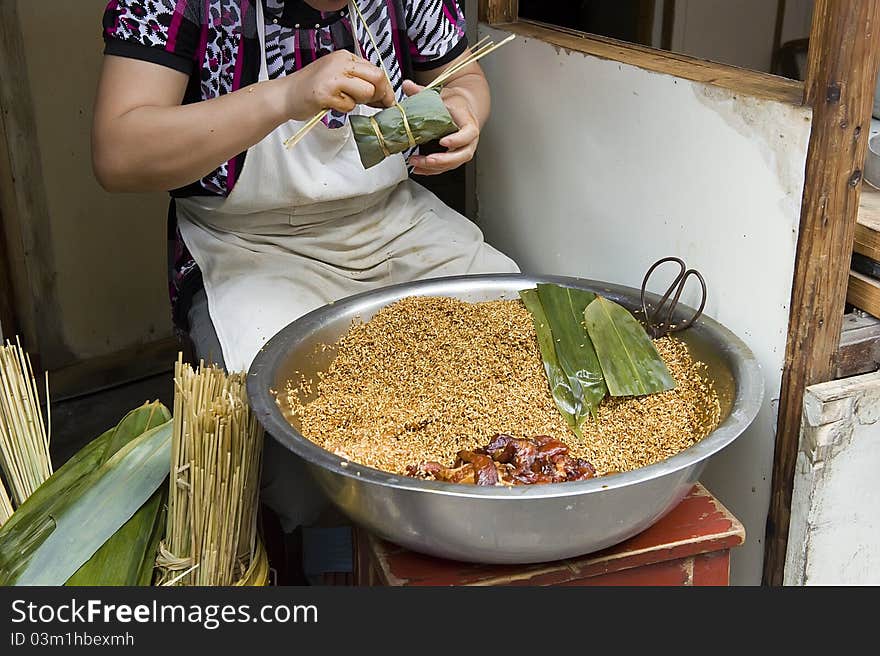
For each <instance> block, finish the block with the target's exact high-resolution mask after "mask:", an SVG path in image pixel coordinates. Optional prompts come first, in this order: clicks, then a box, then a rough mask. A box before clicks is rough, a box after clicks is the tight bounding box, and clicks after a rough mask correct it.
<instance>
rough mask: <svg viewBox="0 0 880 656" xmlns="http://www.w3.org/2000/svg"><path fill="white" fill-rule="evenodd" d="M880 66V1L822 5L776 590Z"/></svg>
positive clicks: (777, 511) (789, 364) (814, 51)
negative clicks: (807, 399) (806, 403)
mask: <svg viewBox="0 0 880 656" xmlns="http://www.w3.org/2000/svg"><path fill="white" fill-rule="evenodd" d="M878 61H880V0H839V1H836V2H830V0H818V1H817V2H816V6H815V9H814V13H813V26H812V31H811V36H810V54H809V69H808V78H807V82H806V98H807V101H808V102H809V103H810V104H811V105H812V106H813V128H812V134H811V136H810V145H809V150H808V153H807V169H806V181H805V185H804V195H803V203H802V208H801V225H800V234H799V237H798V247H797V260H796V263H795V272H794V283H793V289H792V296H791V315H790V320H789V332H788V345H787V347H786V353H785V369H784V372H783V376H782V391H781V394H780V399H779V419H778V423H777V431H776V454H775V458H774V463H773V487H772V494H771V499H770V512H769V516H768V518H767V534H766V551H765V559H764V583H765V584H768V585H781V584H782V580H783V570H784V567H785V556H786V546H787V542H788V527H789V517H790V511H791V493H792V481H793V476H794V468H795V461H796V458H797V451H798V442H799V435H800V426H801V415H802V412H803V399H804V390H805V388H806V387H807V386H808V385H812V384H814V383H818V382H825V381H827V380H830V379H831V378H833V376H834V361H835V355H836V352H837V349H838V346H839V342H840V331H841V326H842V323H843V310H844V304H845V301H846V290H847V281H848V277H849V262H850V255H851V253H852V248H853V238H854V235H855V228H856V215H857V212H858V207H859V192H860V187H861V179H862V171H861V169H862V166H863V165H864V161H865V153H866V149H867V146H868V136H869V132H870V126H871V107H872V103H873V98H874V89H875V86H876V82H877V69H878Z"/></svg>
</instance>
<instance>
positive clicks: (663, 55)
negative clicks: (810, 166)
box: [502, 20, 804, 105]
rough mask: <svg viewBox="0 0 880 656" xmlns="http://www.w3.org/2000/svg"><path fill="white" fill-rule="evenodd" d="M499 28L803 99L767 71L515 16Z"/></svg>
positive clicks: (795, 86)
mask: <svg viewBox="0 0 880 656" xmlns="http://www.w3.org/2000/svg"><path fill="white" fill-rule="evenodd" d="M502 29H504V30H505V31H508V32H513V33H514V34H518V35H520V36H523V37H528V38H532V39H539V40H541V41H544V42H546V43H550V44H552V45H554V46H558V47H560V48H565V49H566V50H570V51H573V52H580V53H583V54H586V55H592V56H594V57H599V58H601V59H608V60H611V61H617V62H622V63H624V64H629V65H631V66H637V67H639V68H643V69H645V70H648V71H653V72H655V73H665V74H667V75H672V76H674V77H679V78H683V79H685V80H693V81H694V82H702V83H704V84H711V85H713V86H717V87H722V88H724V89H728V90H730V91H734V92H736V93H741V94H743V95H747V96H752V97H755V98H764V99H768V100H776V101H779V102H784V103H788V104H791V105H801V104H803V100H804V85H803V83H802V82H799V81H797V80H789V79H786V78H784V77H779V76H777V75H770V74H769V73H762V72H760V71H750V70H747V69H744V68H738V67H736V66H730V65H728V64H719V63H716V62H711V61H708V60H706V59H697V58H695V57H689V56H687V55H682V54H679V53H675V52H666V51H663V50H657V49H655V48H648V47H645V46H640V45H636V44H633V43H626V42H625V41H617V40H616V39H610V38H607V37H603V36H597V35H593V34H586V33H584V32H578V31H576V30H570V29H566V28H562V27H557V26H554V25H547V24H544V23H538V22H535V21H526V20H518V21H517V22H516V23H511V24H509V25H504V26H503V27H502Z"/></svg>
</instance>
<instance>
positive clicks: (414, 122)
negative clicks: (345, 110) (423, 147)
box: [349, 89, 458, 169]
mask: <svg viewBox="0 0 880 656" xmlns="http://www.w3.org/2000/svg"><path fill="white" fill-rule="evenodd" d="M400 108H402V109H403V111H404V113H406V121H404V117H403V115H402V114H401V111H400V109H398V107H396V106H395V107H389V108H388V109H384V110H382V111H381V112H379V113H377V114H374V115H373V116H372V117H370V116H350V117H349V122H350V123H351V130H352V133H353V134H354V139H355V143H357V147H358V152H359V154H360V156H361V163H362V164H363V165H364V168H365V169H368V168H371V167H373V166H375V165H376V164H378V163H380V162H381V161H382V160H384V159H385V158H386V157H387V156H388V155H387V154H386V151H387V153H391V154H392V155H393V154H395V153H402V152H404V151H405V150H409V149H410V148H411V147H412V144H411V143H410V138H409V134H408V133H407V126H409V132H410V133H412V136H413V138H414V139H415V142H416V144H423V143H427V142H428V141H433V140H435V139H441V138H443V137H445V136H446V135H447V134H452V133H453V132H456V131H458V126H457V125H456V124H455V121H454V120H453V118H452V115H451V114H450V113H449V110H448V109H447V108H446V104H445V103H444V102H443V100H442V99H441V98H440V94H439V93H438V92H437V91H434V90H433V89H426V90H424V91H421V92H419V93H417V94H416V95H414V96H410V97H409V98H406V99H405V100H402V101H401V102H400ZM377 129H378V130H379V133H380V134H381V135H382V137H381V138H382V141H380V140H379V135H378V134H376V130H377ZM383 146H384V147H383Z"/></svg>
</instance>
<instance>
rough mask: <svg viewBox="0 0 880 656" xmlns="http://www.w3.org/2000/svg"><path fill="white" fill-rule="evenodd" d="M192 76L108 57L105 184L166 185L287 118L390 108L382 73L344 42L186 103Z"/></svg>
mask: <svg viewBox="0 0 880 656" xmlns="http://www.w3.org/2000/svg"><path fill="white" fill-rule="evenodd" d="M188 82H189V76H187V75H185V74H184V73H181V72H179V71H176V70H173V69H171V68H167V67H163V66H159V65H157V64H152V63H149V62H143V61H139V60H134V59H127V58H124V57H114V56H107V57H105V59H104V67H103V70H102V71H101V80H100V83H99V85H98V94H97V99H96V102H95V115H94V127H93V130H92V160H93V164H94V168H95V175H96V177H97V178H98V181H99V182H100V183H101V185H103V186H104V188H105V189H107V190H108V191H160V190H161V191H167V190H169V189H176V188H178V187H183V186H185V185H187V184H190V183H192V182H195V181H196V180H198V179H200V178H202V177H204V176H205V175H207V174H209V173H210V172H211V171H213V170H214V169H216V168H217V167H218V166H220V165H221V164H222V163H223V162H226V161H228V160H230V159H232V158H233V157H235V156H236V155H237V154H239V153H241V152H243V151H245V150H247V149H248V148H250V147H251V146H253V145H254V144H256V143H258V142H259V141H261V140H262V139H263V138H264V137H265V136H266V135H267V134H269V133H270V132H271V131H272V130H274V129H275V128H276V127H278V126H279V125H281V124H282V123H283V122H284V121H286V120H288V119H297V120H301V121H305V120H307V119H309V118H311V117H312V116H314V115H315V114H316V113H317V112H319V111H320V110H322V109H325V108H329V109H335V110H336V111H339V112H343V113H348V112H350V111H352V110H353V109H354V107H355V106H356V105H357V104H360V103H369V104H374V105H377V106H382V107H387V106H389V105H391V104H393V100H394V92H393V90H392V89H391V86H390V85H389V84H388V81H387V80H386V79H385V75H384V73H383V72H382V71H381V69H379V68H378V67H376V66H373V65H372V64H370V63H369V62H367V61H365V60H364V59H362V58H360V57H357V56H355V55H353V54H352V53H349V52H346V51H337V52H334V53H332V54H330V55H327V56H325V57H321V58H320V59H318V60H317V61H315V62H312V63H311V64H309V65H308V66H306V67H304V68H303V69H301V70H299V71H297V72H296V73H293V74H292V75H286V76H282V77H279V78H276V79H274V80H268V81H265V82H258V83H256V84H252V85H250V86H248V87H245V88H244V89H239V90H238V91H235V92H234V93H229V94H225V95H222V96H220V97H218V98H213V99H211V100H205V101H201V102H196V103H192V104H189V105H181V104H180V103H181V102H182V100H183V96H184V92H185V91H186V87H187V84H188Z"/></svg>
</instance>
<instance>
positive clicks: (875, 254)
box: [853, 183, 880, 262]
mask: <svg viewBox="0 0 880 656" xmlns="http://www.w3.org/2000/svg"><path fill="white" fill-rule="evenodd" d="M853 250H854V251H855V252H856V253H859V254H860V255H864V256H865V257H870V258H871V259H872V260H877V261H878V262H880V190H877V189H875V188H874V187H872V186H871V185H869V184H866V183H863V184H862V194H861V196H860V198H859V214H858V223H857V225H856V234H855V241H854V243H853Z"/></svg>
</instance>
